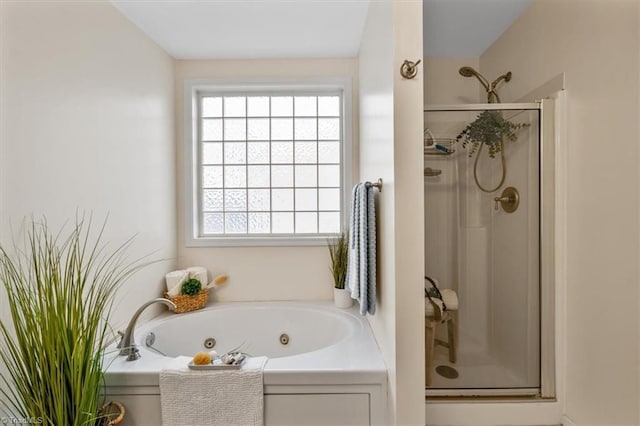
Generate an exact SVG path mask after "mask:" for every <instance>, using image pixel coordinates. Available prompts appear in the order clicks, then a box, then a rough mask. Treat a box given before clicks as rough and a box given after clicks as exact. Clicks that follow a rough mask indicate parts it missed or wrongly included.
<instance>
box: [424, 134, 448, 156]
mask: <svg viewBox="0 0 640 426" xmlns="http://www.w3.org/2000/svg"><path fill="white" fill-rule="evenodd" d="M455 142H456V141H455V140H454V139H446V138H428V139H425V140H424V155H425V156H426V155H452V154H455V152H456V148H455ZM427 143H430V145H427Z"/></svg>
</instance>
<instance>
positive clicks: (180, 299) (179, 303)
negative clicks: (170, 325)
mask: <svg viewBox="0 0 640 426" xmlns="http://www.w3.org/2000/svg"><path fill="white" fill-rule="evenodd" d="M164 296H165V297H166V298H167V299H169V300H171V301H172V302H173V303H175V304H176V309H174V311H173V312H175V313H176V314H182V313H184V312H191V311H195V310H197V309H202V308H204V306H205V305H206V304H207V301H208V300H209V290H202V291H201V292H200V293H198V294H196V295H195V296H187V295H185V294H180V295H178V296H169V295H168V294H167V293H165V294H164Z"/></svg>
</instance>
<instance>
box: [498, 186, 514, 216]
mask: <svg viewBox="0 0 640 426" xmlns="http://www.w3.org/2000/svg"><path fill="white" fill-rule="evenodd" d="M493 201H494V202H495V209H496V210H498V205H500V206H502V210H504V211H505V212H506V213H513V212H514V211H516V210H517V209H518V205H519V204H520V193H518V190H517V189H515V188H514V187H513V186H510V187H508V188H505V189H504V191H502V194H500V197H495V198H494V199H493Z"/></svg>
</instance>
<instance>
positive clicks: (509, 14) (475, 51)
mask: <svg viewBox="0 0 640 426" xmlns="http://www.w3.org/2000/svg"><path fill="white" fill-rule="evenodd" d="M423 1H424V8H423V12H422V13H423V18H424V20H423V22H424V25H423V37H424V55H425V56H472V57H475V56H480V55H481V54H482V53H483V52H484V51H485V50H486V49H487V48H488V47H489V46H491V45H492V44H493V42H494V41H496V39H498V37H500V35H501V34H502V33H503V32H504V31H505V30H506V29H507V28H509V26H510V25H511V24H512V23H513V21H515V20H516V18H518V16H520V14H522V12H524V10H525V9H526V8H527V7H529V6H530V5H531V3H533V0H423Z"/></svg>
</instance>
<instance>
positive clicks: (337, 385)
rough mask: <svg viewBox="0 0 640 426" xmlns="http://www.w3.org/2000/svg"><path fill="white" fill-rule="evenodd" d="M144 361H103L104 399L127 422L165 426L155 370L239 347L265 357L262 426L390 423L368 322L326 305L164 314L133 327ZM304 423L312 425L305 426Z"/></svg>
mask: <svg viewBox="0 0 640 426" xmlns="http://www.w3.org/2000/svg"><path fill="white" fill-rule="evenodd" d="M135 338H136V339H135V342H136V344H137V345H138V348H139V349H140V354H141V355H142V357H141V358H140V359H139V360H137V361H126V360H125V358H126V357H120V356H117V355H116V353H117V352H116V350H115V348H113V347H112V348H110V350H108V351H107V356H106V358H105V366H106V370H105V385H106V386H105V393H106V395H107V398H109V399H112V400H119V401H121V402H123V403H124V404H125V406H126V407H127V418H126V420H125V422H124V424H125V425H159V424H161V411H160V390H159V384H158V379H159V372H160V370H162V369H165V368H175V366H176V365H175V364H176V362H177V360H176V357H178V356H193V355H194V354H195V353H196V352H199V351H209V350H211V349H214V350H216V351H217V352H219V353H223V352H227V351H229V350H231V349H234V348H238V347H239V348H240V349H241V350H242V351H243V352H246V353H249V354H250V355H252V356H267V357H268V361H267V364H266V366H265V370H264V393H265V424H267V425H271V424H273V425H282V424H297V425H303V424H327V425H330V424H350V425H382V424H385V423H386V420H385V416H386V409H385V406H386V389H387V372H386V368H385V365H384V362H383V360H382V356H381V354H380V351H379V349H378V347H377V344H376V342H375V339H374V337H373V334H372V332H371V330H370V328H369V324H368V322H367V321H366V319H364V318H363V317H361V316H360V315H359V314H358V312H357V309H356V308H355V307H353V308H351V309H338V308H335V307H334V306H333V304H332V303H330V302H251V303H245V302H234V303H217V304H214V305H212V306H210V307H207V308H205V309H202V310H199V311H195V312H190V313H186V314H180V315H176V314H173V313H171V312H167V313H165V314H162V315H160V316H158V317H156V318H154V319H153V320H151V321H149V322H148V323H146V324H144V325H142V326H139V327H137V328H136V330H135ZM305 422H308V423H305Z"/></svg>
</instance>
